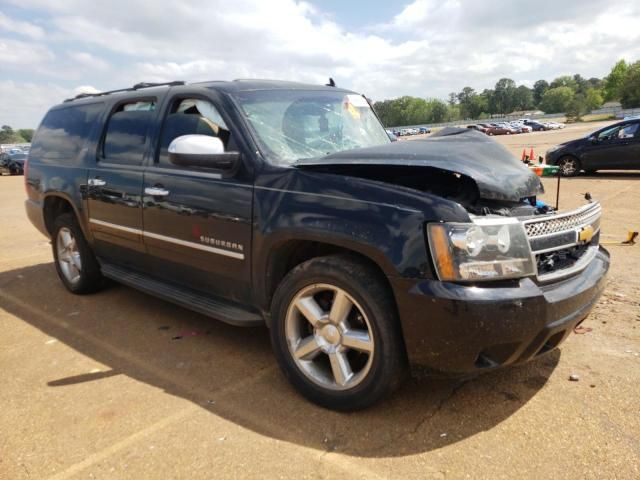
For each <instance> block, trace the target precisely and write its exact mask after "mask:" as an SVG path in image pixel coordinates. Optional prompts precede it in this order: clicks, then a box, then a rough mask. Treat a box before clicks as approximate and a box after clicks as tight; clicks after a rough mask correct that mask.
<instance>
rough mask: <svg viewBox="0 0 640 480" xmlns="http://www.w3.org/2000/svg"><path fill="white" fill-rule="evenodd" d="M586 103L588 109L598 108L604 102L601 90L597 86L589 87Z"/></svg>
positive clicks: (585, 98)
mask: <svg viewBox="0 0 640 480" xmlns="http://www.w3.org/2000/svg"><path fill="white" fill-rule="evenodd" d="M584 103H585V108H586V110H587V111H589V112H590V111H591V110H595V109H596V108H600V107H601V106H602V104H603V103H604V100H603V99H602V95H601V94H600V90H598V89H595V88H589V89H587V92H586V93H585V95H584Z"/></svg>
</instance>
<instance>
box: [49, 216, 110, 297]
mask: <svg viewBox="0 0 640 480" xmlns="http://www.w3.org/2000/svg"><path fill="white" fill-rule="evenodd" d="M51 245H52V248H53V258H54V260H55V264H56V271H57V272H58V276H59V277H60V280H62V283H63V284H64V286H65V287H66V288H67V290H69V291H70V292H72V293H77V294H82V293H91V292H95V291H96V290H98V289H99V288H100V287H101V286H102V283H103V277H102V274H101V273H100V265H99V264H98V261H97V260H96V258H95V256H94V255H93V252H92V251H91V247H89V244H88V243H87V241H86V240H85V238H84V234H83V233H82V229H81V228H80V225H78V221H77V220H76V217H75V216H74V215H72V214H70V213H64V214H62V215H60V216H58V218H56V219H55V221H54V223H53V235H52V241H51Z"/></svg>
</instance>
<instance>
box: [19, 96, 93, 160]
mask: <svg viewBox="0 0 640 480" xmlns="http://www.w3.org/2000/svg"><path fill="white" fill-rule="evenodd" d="M103 107H104V104H103V103H102V102H100V103H91V104H84V105H73V106H69V107H64V108H57V109H55V110H49V112H48V113H47V115H46V116H45V117H44V120H43V121H42V124H41V125H40V128H38V131H37V132H36V134H35V136H34V139H33V143H32V145H31V150H30V153H29V156H30V157H29V158H30V161H32V162H43V163H53V162H60V161H63V162H64V163H67V164H70V165H73V164H77V163H79V162H80V161H81V160H82V159H80V158H78V155H79V153H80V150H81V149H82V147H83V146H84V145H85V143H86V141H87V139H88V138H89V136H90V134H91V131H92V127H93V126H94V125H95V124H96V120H97V119H98V117H99V115H100V113H102V109H103Z"/></svg>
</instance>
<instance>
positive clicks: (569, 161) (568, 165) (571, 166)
mask: <svg viewBox="0 0 640 480" xmlns="http://www.w3.org/2000/svg"><path fill="white" fill-rule="evenodd" d="M558 167H560V175H562V176H563V177H575V176H576V175H578V173H580V161H579V160H578V159H577V158H574V157H570V156H566V157H562V158H561V159H560V160H558Z"/></svg>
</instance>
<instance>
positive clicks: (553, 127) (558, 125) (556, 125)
mask: <svg viewBox="0 0 640 480" xmlns="http://www.w3.org/2000/svg"><path fill="white" fill-rule="evenodd" d="M545 125H547V127H548V128H550V129H551V130H560V129H561V128H564V127H565V126H566V125H565V124H564V123H559V122H547V123H546V124H545Z"/></svg>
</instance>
